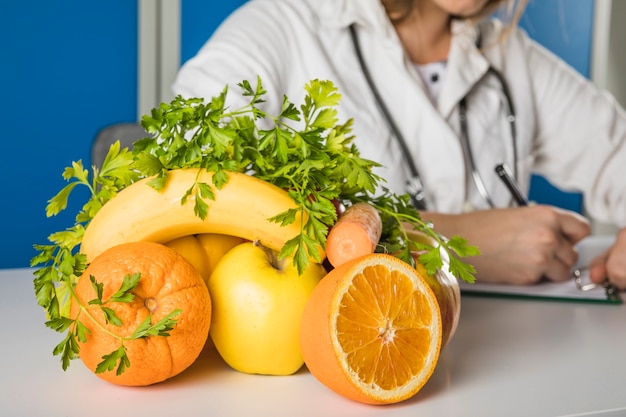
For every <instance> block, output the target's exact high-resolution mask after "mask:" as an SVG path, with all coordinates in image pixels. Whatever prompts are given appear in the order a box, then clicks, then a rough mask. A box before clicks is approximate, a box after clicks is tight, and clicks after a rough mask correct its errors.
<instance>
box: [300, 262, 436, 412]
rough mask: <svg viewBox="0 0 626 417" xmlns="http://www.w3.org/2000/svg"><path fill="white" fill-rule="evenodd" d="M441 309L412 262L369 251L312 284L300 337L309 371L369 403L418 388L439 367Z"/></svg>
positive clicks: (402, 395) (398, 398) (390, 400)
mask: <svg viewBox="0 0 626 417" xmlns="http://www.w3.org/2000/svg"><path fill="white" fill-rule="evenodd" d="M441 336H442V330H441V316H440V313H439V306H438V303H437V299H436V298H435V295H434V293H433V292H432V290H431V289H430V287H429V286H428V284H427V283H426V281H425V280H424V278H423V277H422V276H420V275H419V273H418V272H417V271H416V270H415V269H414V268H413V267H411V266H410V265H408V264H407V263H405V262H403V261H401V260H399V259H397V258H395V257H393V256H391V255H386V254H370V255H366V256H363V257H360V258H357V259H355V260H352V261H349V262H347V263H345V264H343V265H341V266H340V267H339V268H335V269H333V270H332V271H331V272H330V273H328V274H327V276H326V277H325V278H324V279H323V280H322V281H321V282H320V284H318V286H317V287H316V288H315V290H314V291H313V294H312V295H311V298H310V299H309V301H308V303H307V306H306V308H305V311H304V315H303V318H302V324H301V333H300V342H301V349H302V354H303V357H304V361H305V363H306V365H307V367H308V368H309V371H310V372H311V373H312V374H313V375H314V376H315V377H316V378H317V379H318V380H319V381H320V382H322V383H323V384H325V385H326V386H327V387H329V388H330V389H332V390H334V391H336V392H337V393H339V394H341V395H343V396H345V397H347V398H350V399H353V400H355V401H360V402H364V403H370V404H387V403H394V402H398V401H402V400H405V399H407V398H410V397H411V396H413V395H415V394H416V393H417V392H418V391H419V390H420V388H421V387H422V386H423V385H424V384H425V383H426V381H427V380H428V379H429V378H430V376H431V374H432V372H433V371H434V369H435V365H436V363H437V360H438V357H439V351H440V347H441Z"/></svg>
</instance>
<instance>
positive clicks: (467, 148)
mask: <svg viewBox="0 0 626 417" xmlns="http://www.w3.org/2000/svg"><path fill="white" fill-rule="evenodd" d="M349 30H350V35H351V37H352V44H353V47H354V51H355V54H356V56H357V59H358V62H359V65H360V67H361V72H362V73H363V76H364V77H365V80H366V82H367V85H368V87H369V89H370V91H371V93H372V95H373V96H374V100H375V102H376V104H377V106H378V108H379V109H380V112H381V113H382V115H383V118H384V119H385V122H386V123H387V125H388V127H389V129H390V130H391V133H392V134H393V136H394V137H395V138H396V141H397V142H398V145H399V146H400V148H401V151H402V155H403V158H404V160H405V162H406V164H407V167H408V168H409V170H410V172H411V176H412V177H411V179H409V180H408V181H407V192H408V193H409V195H410V196H411V200H412V202H413V204H414V206H415V207H416V208H417V209H418V210H424V209H426V193H425V190H424V185H423V182H422V180H421V176H420V174H419V170H418V169H417V166H416V164H415V161H414V160H413V158H411V156H410V155H411V154H410V152H409V148H408V145H407V142H406V139H405V138H404V135H403V134H402V132H401V131H400V129H399V128H398V126H397V124H396V123H395V121H394V118H393V117H392V115H391V112H390V111H389V109H388V108H387V105H386V104H385V102H384V100H383V98H382V96H381V95H380V92H379V91H378V88H377V87H376V83H375V82H374V80H373V78H372V75H371V73H370V71H369V67H368V65H367V63H366V62H365V58H364V57H363V53H362V51H361V46H360V43H359V37H358V34H357V31H356V25H355V24H354V23H352V24H351V25H350V26H349ZM481 41H482V39H481V35H480V33H479V35H478V38H477V40H476V47H477V48H478V49H480V47H481ZM487 74H492V75H494V76H495V77H496V79H497V80H498V82H499V83H500V85H501V88H502V93H503V96H504V101H505V103H506V120H507V122H508V124H509V127H510V131H511V142H512V148H513V176H514V178H517V176H518V172H517V171H518V169H517V127H516V115H515V108H514V106H513V100H512V99H511V92H510V89H509V86H508V83H507V82H506V80H505V78H504V76H503V75H502V74H501V73H500V72H499V71H498V70H496V69H495V68H493V67H492V66H489V68H488V71H487ZM470 93H471V91H470V92H469V93H468V94H466V95H465V97H463V98H462V99H461V101H460V102H459V122H460V128H461V144H462V149H463V155H464V158H465V162H466V166H467V168H469V169H468V174H469V175H470V176H471V178H472V182H473V183H474V185H475V186H476V188H477V190H478V192H479V194H480V195H481V197H482V198H483V200H485V202H486V203H487V204H488V205H489V206H490V207H495V204H494V202H493V200H492V199H491V197H490V196H489V193H488V191H487V188H486V187H485V184H484V181H483V179H482V177H481V175H480V173H479V172H478V168H477V166H476V162H475V160H474V155H473V152H472V146H471V144H470V139H469V133H468V132H469V128H468V126H467V123H468V122H467V97H468V95H469V94H470Z"/></svg>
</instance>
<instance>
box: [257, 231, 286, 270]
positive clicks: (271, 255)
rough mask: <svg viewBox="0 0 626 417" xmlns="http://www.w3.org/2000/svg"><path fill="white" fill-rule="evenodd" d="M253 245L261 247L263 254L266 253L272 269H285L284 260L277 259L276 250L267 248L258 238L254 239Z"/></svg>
mask: <svg viewBox="0 0 626 417" xmlns="http://www.w3.org/2000/svg"><path fill="white" fill-rule="evenodd" d="M253 243H254V245H255V246H257V247H259V248H261V249H263V252H265V254H266V255H267V257H268V259H269V260H270V265H272V266H273V267H274V269H276V270H277V271H284V270H285V260H284V259H278V254H277V253H276V251H273V250H272V249H270V248H268V247H267V246H265V245H263V244H262V243H261V241H260V240H258V239H257V240H255V241H254V242H253Z"/></svg>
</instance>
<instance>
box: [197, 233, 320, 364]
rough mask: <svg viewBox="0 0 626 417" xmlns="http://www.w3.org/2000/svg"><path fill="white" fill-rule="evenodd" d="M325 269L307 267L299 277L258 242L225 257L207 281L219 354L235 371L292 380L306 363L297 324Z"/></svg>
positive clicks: (298, 324) (283, 261)
mask: <svg viewBox="0 0 626 417" xmlns="http://www.w3.org/2000/svg"><path fill="white" fill-rule="evenodd" d="M324 275H326V270H325V269H324V268H323V267H322V266H321V265H320V264H311V265H310V266H309V268H307V269H306V270H305V271H304V272H303V274H302V275H298V271H297V269H296V268H295V267H294V265H293V264H292V260H291V259H283V260H281V261H278V260H277V259H276V256H275V254H274V253H273V252H272V251H270V250H269V249H267V248H264V247H262V246H261V245H260V244H258V243H256V242H246V243H242V244H240V245H238V246H236V247H235V248H233V249H231V250H230V251H229V252H228V253H226V254H225V255H224V256H223V257H222V259H221V260H220V261H219V262H218V264H217V265H216V267H215V269H214V270H213V273H212V274H211V277H210V279H209V293H210V294H211V301H212V307H213V311H212V316H211V330H210V332H209V334H210V336H211V338H212V340H213V343H214V345H215V347H216V348H217V351H218V352H219V354H220V355H221V356H222V358H223V359H224V361H226V363H227V364H228V365H229V366H230V367H232V368H233V369H235V370H237V371H240V372H245V373H250V374H262V375H290V374H293V373H295V372H296V371H298V370H299V369H300V368H301V367H302V365H303V364H304V360H303V358H302V353H301V351H300V342H299V332H300V319H301V316H302V312H303V310H304V306H305V304H306V302H307V300H308V299H309V297H310V295H311V292H312V291H313V288H315V286H316V285H317V284H318V282H319V281H320V280H321V279H322V277H323V276H324Z"/></svg>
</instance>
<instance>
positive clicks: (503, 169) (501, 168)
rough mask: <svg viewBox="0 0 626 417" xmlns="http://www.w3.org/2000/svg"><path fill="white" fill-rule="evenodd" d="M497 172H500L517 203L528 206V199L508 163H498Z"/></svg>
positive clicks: (499, 174)
mask: <svg viewBox="0 0 626 417" xmlns="http://www.w3.org/2000/svg"><path fill="white" fill-rule="evenodd" d="M496 173H497V174H498V176H499V177H500V179H501V180H502V182H503V183H504V185H506V188H508V189H509V192H510V193H511V195H512V196H513V198H514V199H515V201H516V202H517V205H518V206H527V205H528V199H527V198H526V196H525V195H524V194H523V193H522V190H521V189H520V188H519V185H518V184H517V182H515V179H514V178H513V176H512V175H511V171H510V170H509V168H508V167H507V166H506V164H498V165H496Z"/></svg>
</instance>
